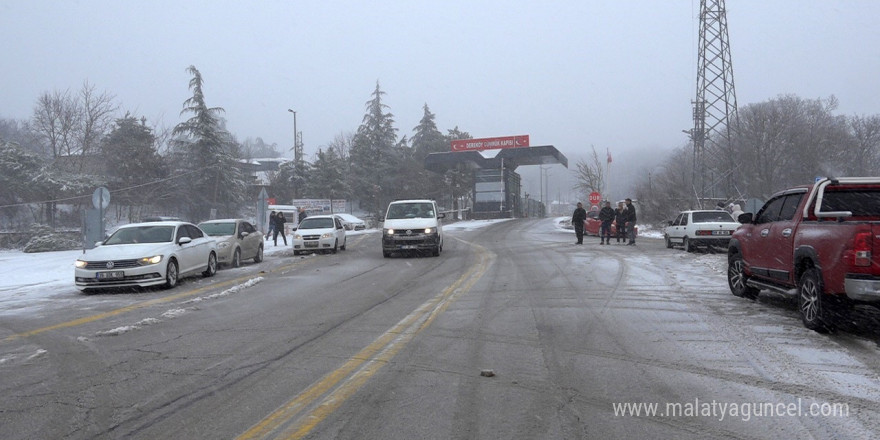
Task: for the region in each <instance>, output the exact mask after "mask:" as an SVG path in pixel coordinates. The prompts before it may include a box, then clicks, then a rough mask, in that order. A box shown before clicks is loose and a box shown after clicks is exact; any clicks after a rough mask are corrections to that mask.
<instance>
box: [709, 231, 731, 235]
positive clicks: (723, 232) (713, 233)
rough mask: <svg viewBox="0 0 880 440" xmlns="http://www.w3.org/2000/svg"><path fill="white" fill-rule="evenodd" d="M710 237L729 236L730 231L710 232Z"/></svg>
mask: <svg viewBox="0 0 880 440" xmlns="http://www.w3.org/2000/svg"><path fill="white" fill-rule="evenodd" d="M712 235H730V231H712Z"/></svg>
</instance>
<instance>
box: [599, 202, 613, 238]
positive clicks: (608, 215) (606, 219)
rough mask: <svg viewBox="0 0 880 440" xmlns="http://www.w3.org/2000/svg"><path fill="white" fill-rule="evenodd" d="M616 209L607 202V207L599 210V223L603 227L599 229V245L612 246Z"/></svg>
mask: <svg viewBox="0 0 880 440" xmlns="http://www.w3.org/2000/svg"><path fill="white" fill-rule="evenodd" d="M614 217H615V214H614V208H612V207H611V202H609V201H607V200H606V201H605V206H603V207H602V209H601V210H599V221H601V222H602V225H601V226H600V227H599V244H611V223H612V222H614Z"/></svg>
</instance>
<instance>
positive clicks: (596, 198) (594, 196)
mask: <svg viewBox="0 0 880 440" xmlns="http://www.w3.org/2000/svg"><path fill="white" fill-rule="evenodd" d="M601 201H602V196H601V195H600V194H599V193H598V192H596V191H593V192H591V193H590V204H591V205H598V204H599V202H601Z"/></svg>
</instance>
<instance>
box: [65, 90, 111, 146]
mask: <svg viewBox="0 0 880 440" xmlns="http://www.w3.org/2000/svg"><path fill="white" fill-rule="evenodd" d="M79 99H80V100H79V103H78V106H79V107H80V115H81V116H80V127H79V130H77V134H78V135H79V139H78V144H79V145H78V147H79V148H78V149H79V152H80V153H81V154H82V155H83V156H85V155H88V154H92V153H94V152H96V150H97V149H98V148H99V147H100V141H101V138H103V137H104V136H105V135H106V134H107V133H108V132H109V130H110V127H111V125H112V123H113V114H114V113H115V112H116V110H117V109H118V106H117V105H116V104H114V102H113V100H114V99H115V97H114V96H113V95H111V94H109V93H107V92H102V93H100V94H98V93H96V92H95V86H93V85H91V84H89V83H88V81H86V82H84V83H83V86H82V89H81V90H80V94H79ZM68 154H70V152H68Z"/></svg>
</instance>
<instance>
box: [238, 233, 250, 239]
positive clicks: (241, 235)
mask: <svg viewBox="0 0 880 440" xmlns="http://www.w3.org/2000/svg"><path fill="white" fill-rule="evenodd" d="M238 235H239V236H240V237H241V238H245V237H247V236H248V235H251V233H250V232H242V233H241V234H238Z"/></svg>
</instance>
